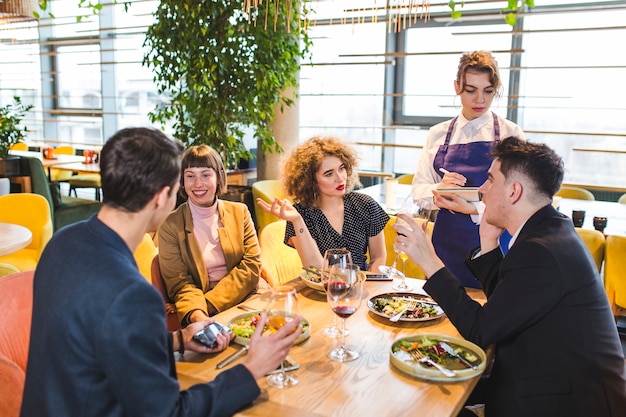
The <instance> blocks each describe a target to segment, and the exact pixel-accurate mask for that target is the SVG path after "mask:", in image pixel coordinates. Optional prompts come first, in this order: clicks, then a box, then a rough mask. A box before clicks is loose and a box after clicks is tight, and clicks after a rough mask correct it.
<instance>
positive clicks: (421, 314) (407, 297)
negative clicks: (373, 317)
mask: <svg viewBox="0 0 626 417" xmlns="http://www.w3.org/2000/svg"><path fill="white" fill-rule="evenodd" d="M411 302H415V308H413V309H407V307H408V306H409V303H411ZM367 308H369V309H370V311H371V312H372V313H374V314H377V315H379V316H381V317H385V318H390V317H391V316H393V315H394V314H396V313H400V312H401V311H403V310H404V313H402V316H400V321H427V320H435V319H438V318H440V317H443V316H444V312H443V309H442V308H441V307H439V305H438V304H437V303H436V302H435V301H434V300H433V299H432V298H430V297H429V296H427V295H422V294H413V293H410V292H393V293H385V294H379V295H375V296H374V297H372V298H370V299H369V300H368V301H367Z"/></svg>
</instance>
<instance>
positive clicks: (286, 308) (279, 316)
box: [265, 286, 300, 388]
mask: <svg viewBox="0 0 626 417" xmlns="http://www.w3.org/2000/svg"><path fill="white" fill-rule="evenodd" d="M265 311H266V313H267V327H268V328H269V330H270V331H271V332H272V333H276V332H277V331H278V330H279V329H280V328H281V327H283V326H284V325H285V324H287V323H288V322H290V321H291V320H293V319H295V318H296V317H297V316H298V315H300V309H299V307H298V296H297V293H296V290H295V288H292V287H285V286H281V287H277V288H274V289H272V290H271V293H270V298H269V300H268V302H267V306H266V307H265ZM296 331H300V329H299V328H298V329H296ZM283 362H284V361H281V363H280V372H278V373H275V374H272V375H269V376H268V377H267V384H268V385H269V386H270V387H274V388H287V387H291V386H294V385H296V384H297V383H298V382H299V380H298V378H297V377H295V376H293V375H287V373H286V372H285V369H284V367H283Z"/></svg>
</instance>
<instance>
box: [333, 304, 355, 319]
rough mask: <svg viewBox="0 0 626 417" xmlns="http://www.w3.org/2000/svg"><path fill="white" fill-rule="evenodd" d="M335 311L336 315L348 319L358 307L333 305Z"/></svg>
mask: <svg viewBox="0 0 626 417" xmlns="http://www.w3.org/2000/svg"><path fill="white" fill-rule="evenodd" d="M333 311H334V312H335V314H336V315H338V316H339V317H341V318H342V319H346V318H348V317H350V316H351V315H353V314H354V312H355V311H356V308H354V307H351V306H337V307H333Z"/></svg>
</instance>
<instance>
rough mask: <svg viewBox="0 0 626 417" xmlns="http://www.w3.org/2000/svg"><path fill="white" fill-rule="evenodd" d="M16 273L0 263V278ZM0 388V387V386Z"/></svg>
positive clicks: (9, 266)
mask: <svg viewBox="0 0 626 417" xmlns="http://www.w3.org/2000/svg"><path fill="white" fill-rule="evenodd" d="M16 272H20V270H19V269H17V267H16V266H14V265H11V264H5V263H0V277H3V276H5V275H11V274H15V273H16ZM0 386H1V385H0Z"/></svg>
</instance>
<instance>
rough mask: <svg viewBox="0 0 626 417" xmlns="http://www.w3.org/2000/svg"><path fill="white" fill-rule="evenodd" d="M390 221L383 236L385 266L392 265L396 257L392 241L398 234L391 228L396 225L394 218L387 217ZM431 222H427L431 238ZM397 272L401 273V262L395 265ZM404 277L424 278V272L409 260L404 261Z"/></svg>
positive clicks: (432, 224)
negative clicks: (385, 252) (385, 250)
mask: <svg viewBox="0 0 626 417" xmlns="http://www.w3.org/2000/svg"><path fill="white" fill-rule="evenodd" d="M389 217H390V219H389V221H388V222H387V224H386V225H385V229H384V234H385V247H386V249H387V262H386V263H385V265H391V264H393V260H394V259H395V257H396V252H395V251H394V250H393V241H394V239H395V238H396V236H397V235H398V233H397V232H396V231H395V230H393V228H392V226H393V225H394V224H395V223H396V216H389ZM433 226H434V223H433V222H428V235H429V236H432V234H433ZM396 266H397V268H398V270H399V271H402V260H398V264H397V265H396ZM405 275H406V276H407V277H408V278H420V279H424V278H426V275H424V271H422V268H420V267H419V266H417V265H416V264H415V263H414V262H413V261H412V260H411V259H407V260H406V269H405Z"/></svg>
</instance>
